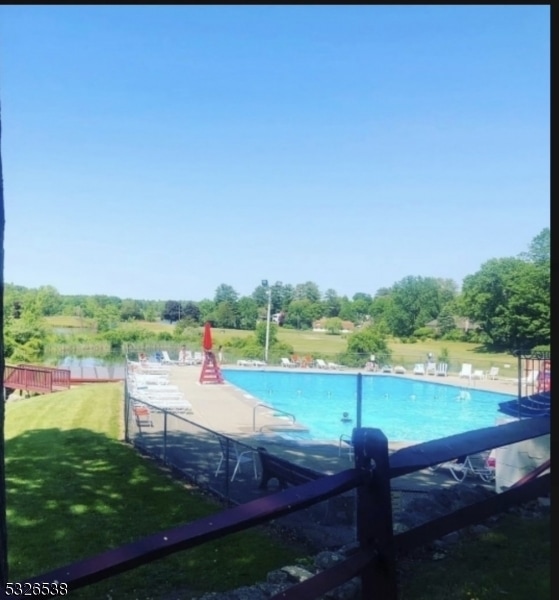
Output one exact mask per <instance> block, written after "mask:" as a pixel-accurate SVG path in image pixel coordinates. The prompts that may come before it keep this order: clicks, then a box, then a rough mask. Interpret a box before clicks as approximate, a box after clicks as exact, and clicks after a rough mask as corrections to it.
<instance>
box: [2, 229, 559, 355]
mask: <svg viewBox="0 0 559 600" xmlns="http://www.w3.org/2000/svg"><path fill="white" fill-rule="evenodd" d="M268 302H270V306H271V312H272V313H274V314H275V313H281V314H282V317H283V318H282V319H281V322H280V325H283V326H284V327H288V328H294V329H310V328H312V327H313V324H315V323H316V322H317V321H318V320H322V325H323V326H324V327H325V328H326V329H327V330H328V331H330V332H331V333H339V332H340V331H341V330H342V328H343V327H344V322H350V323H352V324H353V325H355V326H357V327H358V328H364V327H366V326H367V325H372V326H374V328H375V330H377V331H378V332H380V333H381V334H382V335H384V336H394V337H398V338H401V339H414V338H422V337H443V338H445V339H451V340H452V339H456V340H458V339H460V340H469V341H477V342H480V343H483V344H486V345H488V346H491V347H492V348H495V349H502V350H511V349H516V348H519V347H522V348H533V347H534V346H541V345H548V344H549V343H550V231H549V228H545V229H543V230H542V231H541V232H540V233H539V234H538V235H537V236H536V237H535V238H534V239H533V240H532V242H531V243H530V244H529V246H528V249H527V251H526V252H523V253H522V254H521V255H519V256H517V257H506V258H493V259H490V260H488V261H487V262H485V263H484V264H483V265H482V266H481V267H480V269H479V270H478V271H477V272H476V273H474V274H472V275H468V276H467V277H466V278H465V279H464V281H463V284H462V289H461V290H460V289H459V288H458V285H457V284H456V282H454V281H453V280H451V279H441V278H436V277H424V276H412V275H410V276H407V277H404V278H403V279H401V280H400V281H397V282H396V283H394V284H393V285H392V286H391V287H389V288H382V289H379V290H377V292H376V294H375V295H374V296H373V295H371V294H368V293H365V292H357V293H355V294H354V295H353V296H352V297H351V298H349V297H347V296H341V295H339V294H338V293H337V292H336V291H335V290H334V289H327V290H326V291H325V292H324V293H322V292H321V290H320V289H319V286H318V285H317V284H316V283H314V282H312V281H307V282H306V283H301V284H297V285H291V284H284V283H282V282H280V281H278V282H276V283H274V284H273V285H270V286H269V287H268V286H265V285H259V286H257V287H256V288H255V289H254V291H253V292H252V294H250V295H249V296H239V294H238V293H237V292H236V290H235V289H234V287H233V286H231V285H229V284H225V283H222V284H220V285H219V286H218V287H217V289H216V291H215V294H214V297H213V298H212V299H207V298H206V299H203V300H200V301H195V300H186V301H180V300H167V301H159V300H135V299H130V298H127V299H121V298H118V297H116V296H105V295H93V296H85V295H62V294H60V293H58V291H57V290H56V289H55V288H54V287H52V286H49V285H47V286H42V287H40V288H38V289H29V288H25V287H23V286H17V285H13V284H6V286H5V294H4V308H5V313H4V314H5V317H4V322H5V327H6V328H7V331H8V334H9V332H10V323H11V322H13V321H14V320H18V319H21V318H22V317H23V316H26V318H27V320H28V321H29V320H30V319H31V320H33V319H40V318H41V317H44V316H55V315H67V316H74V317H78V318H79V319H81V321H82V323H83V325H84V327H87V326H88V324H90V323H92V322H94V323H95V326H96V330H97V331H98V332H101V333H102V332H110V331H111V330H112V329H114V328H116V327H118V324H119V323H121V322H126V321H142V320H146V321H158V320H165V321H168V322H170V323H172V324H175V326H176V328H177V329H178V330H179V331H180V330H184V329H186V328H188V327H192V326H198V325H201V324H203V323H205V322H206V321H210V322H211V323H212V324H213V325H214V326H215V327H219V328H227V329H243V330H254V329H255V327H256V324H257V323H258V322H262V321H264V320H265V319H266V317H267V309H268ZM8 338H9V335H8ZM8 345H9V344H8Z"/></svg>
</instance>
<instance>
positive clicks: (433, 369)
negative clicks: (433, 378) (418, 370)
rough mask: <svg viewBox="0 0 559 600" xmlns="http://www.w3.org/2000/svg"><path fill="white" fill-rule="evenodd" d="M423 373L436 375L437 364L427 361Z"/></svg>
mask: <svg viewBox="0 0 559 600" xmlns="http://www.w3.org/2000/svg"><path fill="white" fill-rule="evenodd" d="M425 373H426V374H427V375H436V374H437V365H436V364H435V363H434V362H428V363H427V367H426V368H425Z"/></svg>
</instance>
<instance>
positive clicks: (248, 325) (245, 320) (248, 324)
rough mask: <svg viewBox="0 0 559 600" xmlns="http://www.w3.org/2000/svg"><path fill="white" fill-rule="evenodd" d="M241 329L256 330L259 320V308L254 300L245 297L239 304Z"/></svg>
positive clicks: (239, 324)
mask: <svg viewBox="0 0 559 600" xmlns="http://www.w3.org/2000/svg"><path fill="white" fill-rule="evenodd" d="M237 311H238V318H239V321H238V326H239V329H254V327H255V326H256V321H257V319H258V306H257V304H256V301H255V300H254V299H253V298H249V297H247V296H243V297H242V298H240V299H239V301H238V302H237Z"/></svg>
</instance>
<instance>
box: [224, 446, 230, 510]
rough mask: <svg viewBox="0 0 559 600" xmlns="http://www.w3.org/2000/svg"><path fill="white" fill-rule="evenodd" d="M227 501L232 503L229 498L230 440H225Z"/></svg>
mask: <svg viewBox="0 0 559 600" xmlns="http://www.w3.org/2000/svg"><path fill="white" fill-rule="evenodd" d="M224 492H225V500H226V501H227V503H230V502H231V499H230V498H229V438H225V490H224Z"/></svg>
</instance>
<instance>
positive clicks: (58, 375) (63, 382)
mask: <svg viewBox="0 0 559 600" xmlns="http://www.w3.org/2000/svg"><path fill="white" fill-rule="evenodd" d="M4 387H7V388H12V389H14V390H25V391H26V392H38V393H40V394H49V393H51V392H55V391H58V390H67V389H69V388H70V371H69V370H68V369H57V368H56V367H46V366H42V365H41V366H37V365H17V366H13V365H6V366H5V367H4Z"/></svg>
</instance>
